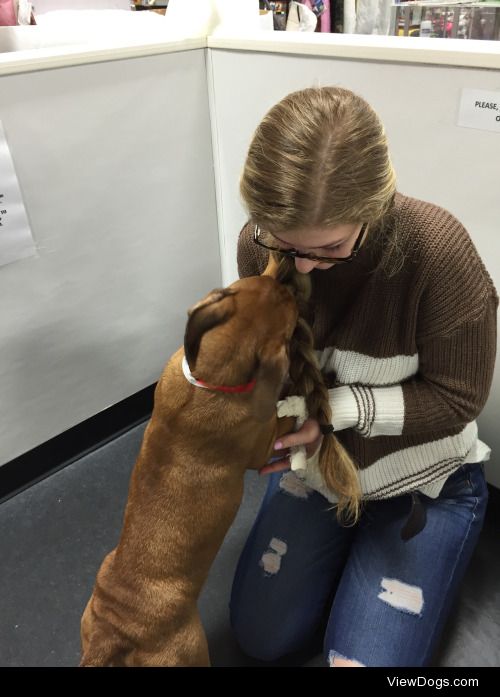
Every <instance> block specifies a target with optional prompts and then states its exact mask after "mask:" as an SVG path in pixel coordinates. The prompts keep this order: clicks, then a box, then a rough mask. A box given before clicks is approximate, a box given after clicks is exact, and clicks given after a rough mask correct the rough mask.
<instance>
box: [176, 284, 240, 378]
mask: <svg viewBox="0 0 500 697" xmlns="http://www.w3.org/2000/svg"><path fill="white" fill-rule="evenodd" d="M235 293H236V291H235V290H232V289H231V288H216V289H215V290H212V291H211V292H210V293H209V294H208V295H207V296H206V297H205V298H203V300H200V302H198V303H196V305H193V307H192V308H191V309H190V310H188V317H189V319H188V322H187V325H186V331H185V332H184V354H185V356H186V360H187V362H188V365H189V369H190V370H191V371H192V370H194V367H195V364H196V359H197V358H198V351H199V350H200V343H201V340H202V337H203V335H204V334H205V332H208V330H209V329H212V328H213V327H216V326H217V325H219V324H223V323H224V322H226V321H227V320H228V319H229V318H230V317H232V316H233V314H234V312H235V308H234V304H233V303H228V302H223V301H224V300H225V298H227V297H229V296H231V295H234V294H235Z"/></svg>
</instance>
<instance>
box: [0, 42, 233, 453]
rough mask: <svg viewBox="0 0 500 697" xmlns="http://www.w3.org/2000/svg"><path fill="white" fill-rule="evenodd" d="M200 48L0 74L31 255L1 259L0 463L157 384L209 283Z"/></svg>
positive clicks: (214, 243)
mask: <svg viewBox="0 0 500 697" xmlns="http://www.w3.org/2000/svg"><path fill="white" fill-rule="evenodd" d="M205 58H206V51H205V50H204V49H200V50H193V51H184V52H178V53H167V54H165V55H156V56H151V57H147V58H138V59H132V60H121V61H114V62H104V63H99V64H94V65H81V66H75V67H68V68H62V69H56V70H45V71H42V72H33V73H23V74H19V75H11V76H3V77H1V78H0V120H1V121H2V123H3V125H4V128H5V132H6V135H7V139H8V142H9V145H10V149H11V152H12V156H13V159H14V164H15V167H16V170H17V175H18V179H19V182H20V185H21V189H22V192H23V196H24V200H25V204H26V208H27V211H28V215H29V219H30V222H31V226H32V230H33V234H34V238H35V242H36V244H37V247H38V251H39V256H38V257H37V258H32V259H28V260H25V261H22V262H18V263H14V264H11V265H8V266H4V267H0V464H1V463H5V462H7V461H9V460H10V459H12V458H14V457H16V456H17V455H19V454H21V453H23V452H25V451H27V450H29V449H30V448H33V447H35V446H36V445H39V444H40V443H42V442H44V441H46V440H48V439H49V438H51V437H53V436H55V435H57V434H59V433H61V432H63V431H65V430H67V429H68V428H70V427H71V426H73V425H75V424H77V423H80V422H82V421H84V420H85V419H87V418H89V417H90V416H92V415H94V414H96V413H98V412H99V411H101V410H103V409H105V408H106V407H108V406H110V405H112V404H115V403H116V402H118V401H120V400H122V399H124V398H126V397H128V396H130V395H131V394H133V393H135V392H137V391H138V390H141V389H143V388H144V387H145V386H147V385H150V384H151V383H153V382H154V381H155V380H157V378H158V376H159V374H160V372H161V370H162V367H163V365H164V364H165V362H166V361H167V359H168V358H169V356H170V354H171V353H172V352H173V351H174V350H175V349H176V348H177V347H178V346H179V345H180V344H181V343H182V339H183V332H184V326H185V320H186V310H187V309H188V308H189V307H190V305H192V304H193V303H194V302H196V301H197V300H199V298H200V297H202V296H203V295H205V293H206V292H207V291H208V290H210V289H211V288H213V287H215V286H219V285H220V282H221V274H220V255H219V245H218V234H217V216H216V206H215V190H214V180H213V165H212V145H211V134H210V123H209V112H208V95H207V82H206V68H205Z"/></svg>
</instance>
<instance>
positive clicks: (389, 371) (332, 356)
mask: <svg viewBox="0 0 500 697" xmlns="http://www.w3.org/2000/svg"><path fill="white" fill-rule="evenodd" d="M316 356H317V358H318V362H319V366H320V368H321V371H322V372H323V373H330V372H334V373H335V375H336V379H337V381H338V382H340V383H341V384H343V385H352V384H353V383H360V384H362V385H397V384H399V383H400V382H403V380H407V379H408V378H410V377H412V375H416V373H417V371H418V353H415V354H413V355H412V356H403V355H398V356H392V357H391V358H373V357H372V356H367V355H366V354H363V353H357V352H356V351H341V350H340V349H337V348H335V347H333V346H329V347H328V348H325V349H323V350H322V351H316Z"/></svg>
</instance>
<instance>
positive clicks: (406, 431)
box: [329, 228, 498, 438]
mask: <svg viewBox="0 0 500 697" xmlns="http://www.w3.org/2000/svg"><path fill="white" fill-rule="evenodd" d="M450 238H451V243H450V245H449V248H446V249H445V250H440V251H441V253H442V255H444V256H442V257H441V259H446V263H441V266H439V267H438V264H437V263H436V264H432V261H433V259H431V263H429V264H428V266H429V268H430V273H429V274H428V277H427V280H426V283H425V290H424V292H423V293H422V298H421V303H420V307H419V318H418V323H417V325H418V326H417V328H416V344H417V350H418V371H417V373H416V375H415V376H414V377H413V378H410V379H409V380H406V381H404V382H403V383H401V384H396V385H390V386H387V387H386V386H384V387H377V386H370V385H359V384H356V385H343V386H341V387H335V388H333V389H332V390H329V393H330V402H331V406H332V414H333V426H334V429H335V430H342V429H344V428H350V427H353V428H354V429H355V430H357V431H358V432H359V433H360V435H362V436H364V437H367V438H371V437H374V436H385V435H387V436H397V435H423V434H426V433H427V434H430V433H432V432H436V431H440V430H441V429H450V428H460V427H464V426H465V425H466V424H468V423H470V422H471V421H474V419H475V418H476V417H477V416H478V415H479V414H480V412H481V410H482V409H483V407H484V405H485V403H486V400H487V398H488V395H489V391H490V388H491V383H492V379H493V369H494V365H495V354H496V314H497V306H498V297H497V293H496V291H495V288H494V286H493V283H492V281H491V279H490V277H489V275H488V273H487V271H486V269H485V268H484V265H483V263H482V261H481V259H480V257H479V255H478V254H477V252H476V250H475V248H474V246H473V244H472V242H471V241H470V238H469V237H468V235H467V233H465V231H464V229H463V228H457V230H456V232H455V234H452V235H451V236H450Z"/></svg>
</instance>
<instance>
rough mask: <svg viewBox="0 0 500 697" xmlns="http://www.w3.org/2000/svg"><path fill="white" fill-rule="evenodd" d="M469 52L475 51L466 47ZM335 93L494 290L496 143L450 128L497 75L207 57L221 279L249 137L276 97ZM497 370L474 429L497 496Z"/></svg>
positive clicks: (498, 210) (499, 202) (231, 263)
mask: <svg viewBox="0 0 500 697" xmlns="http://www.w3.org/2000/svg"><path fill="white" fill-rule="evenodd" d="M476 43H477V42H476ZM329 84H333V85H340V86H343V87H347V88H348V89H351V90H353V91H354V92H357V93H358V94H360V95H361V96H363V97H364V98H365V99H366V100H367V101H368V102H369V103H370V104H371V105H372V106H373V107H374V108H375V109H376V111H377V112H378V113H379V114H380V116H381V118H382V119H383V121H384V123H385V126H386V130H387V133H388V138H389V142H390V146H391V153H392V157H393V161H394V165H395V168H396V172H397V174H398V189H399V190H400V191H401V192H402V193H405V194H407V195H410V196H414V197H416V198H421V199H424V200H429V201H432V202H434V203H437V204H439V205H441V206H443V207H445V208H447V209H448V210H449V211H451V212H452V213H453V214H454V215H456V216H457V217H458V218H459V219H460V220H461V221H462V222H463V223H464V225H465V226H466V227H467V229H468V230H469V232H470V234H471V236H472V238H473V240H474V242H475V243H476V245H477V247H478V249H479V252H480V254H481V255H482V257H483V259H484V261H485V263H486V266H487V267H488V270H489V271H490V273H491V275H492V276H493V278H494V280H495V284H496V286H497V288H498V289H500V261H499V260H500V236H499V235H498V233H499V220H500V195H499V193H498V182H499V162H500V134H498V133H493V132H488V131H480V130H473V129H467V128H459V127H458V126H456V121H457V114H458V106H459V102H460V95H461V90H462V88H464V87H470V88H477V89H484V90H499V89H500V82H499V78H498V71H493V70H486V69H472V68H461V67H443V66H433V65H425V64H420V65H413V64H410V63H397V64H396V63H391V62H383V61H370V60H355V59H349V60H343V59H341V58H338V57H312V56H304V55H301V56H296V55H292V54H279V53H262V52H258V53H252V52H249V51H231V50H224V49H211V50H210V69H209V85H210V88H211V105H212V130H213V138H214V144H216V150H217V151H216V177H217V187H218V210H219V222H220V235H221V249H222V251H223V259H222V265H223V278H224V282H225V283H229V282H231V281H232V280H234V279H235V278H236V277H237V267H236V242H237V235H238V232H239V230H240V228H241V226H242V224H243V223H244V221H245V219H246V217H245V213H244V210H243V208H242V207H241V204H240V202H239V194H238V182H239V176H240V173H241V170H242V167H243V163H244V159H245V155H246V149H247V148H248V145H249V143H250V140H251V137H252V134H253V131H254V129H255V127H256V126H257V124H258V123H259V121H260V119H261V118H262V117H263V116H264V114H265V113H266V111H267V110H268V109H269V108H270V107H271V106H272V105H273V104H275V103H276V102H277V101H279V100H280V99H281V98H282V97H283V96H285V95H286V94H288V93H289V92H292V91H294V90H297V89H301V88H304V87H308V86H311V85H329ZM499 411H500V368H499V367H498V365H497V370H496V375H495V378H494V384H493V388H492V394H491V396H490V400H489V403H488V405H487V407H486V409H485V411H484V412H483V414H482V416H481V417H480V419H479V427H480V436H481V438H482V439H483V440H484V441H485V442H487V443H488V444H489V445H490V446H491V447H492V449H493V451H494V452H493V456H492V460H491V463H490V465H489V466H488V478H489V480H490V481H491V482H493V483H495V484H496V485H497V486H500V429H499V428H498V416H497V414H498V413H499Z"/></svg>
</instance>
